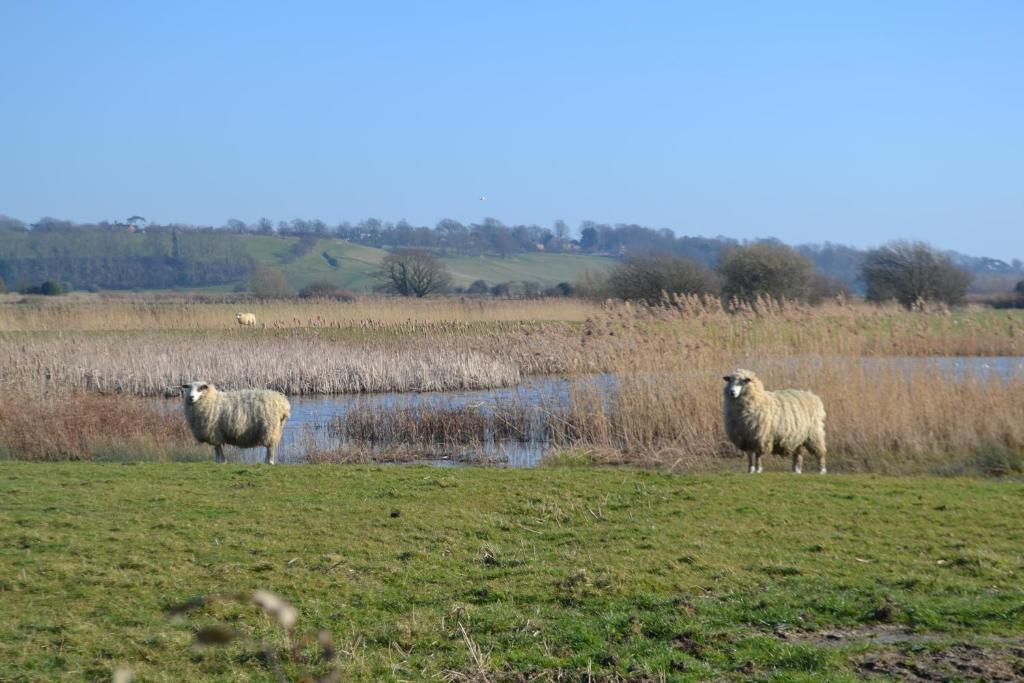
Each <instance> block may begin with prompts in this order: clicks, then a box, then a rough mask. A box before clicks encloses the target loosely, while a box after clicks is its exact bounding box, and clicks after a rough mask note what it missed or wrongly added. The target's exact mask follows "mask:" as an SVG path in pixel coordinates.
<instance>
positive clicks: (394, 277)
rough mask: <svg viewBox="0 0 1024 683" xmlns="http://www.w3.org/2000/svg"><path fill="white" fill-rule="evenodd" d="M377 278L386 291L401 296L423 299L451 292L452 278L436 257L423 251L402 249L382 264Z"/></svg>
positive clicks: (388, 256)
mask: <svg viewBox="0 0 1024 683" xmlns="http://www.w3.org/2000/svg"><path fill="white" fill-rule="evenodd" d="M377 276H378V277H380V278H383V279H384V280H385V286H386V289H387V290H388V291H390V292H392V293H393V294H399V295H401V296H415V297H424V296H427V295H428V294H438V293H441V292H445V291H447V290H448V287H449V286H450V285H451V281H452V278H451V275H450V274H449V273H448V268H446V267H445V265H444V264H443V263H441V262H440V261H439V260H438V259H437V258H436V257H435V256H434V255H433V254H431V253H430V252H427V251H423V250H421V249H400V250H398V251H396V252H394V253H391V254H388V255H387V256H385V257H384V260H383V261H382V262H381V269H380V270H379V271H378V273H377Z"/></svg>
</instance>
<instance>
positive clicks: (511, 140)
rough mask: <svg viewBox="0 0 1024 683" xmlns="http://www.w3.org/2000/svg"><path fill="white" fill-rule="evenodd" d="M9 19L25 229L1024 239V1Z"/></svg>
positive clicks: (79, 14)
mask: <svg viewBox="0 0 1024 683" xmlns="http://www.w3.org/2000/svg"><path fill="white" fill-rule="evenodd" d="M0 21H2V22H3V24H4V25H5V26H6V27H7V34H6V36H5V41H4V42H3V44H2V45H0V55H2V56H3V58H4V60H5V62H6V63H8V64H15V65H17V67H16V68H11V69H7V70H4V72H2V73H0V88H2V91H3V92H4V93H5V95H6V96H7V97H8V99H9V101H10V102H11V103H12V105H9V106H7V107H5V108H3V110H2V111H0V130H3V131H4V133H2V134H0V153H2V155H3V158H4V159H5V161H6V163H5V164H4V165H3V166H2V167H0V212H2V213H5V214H9V215H11V216H13V217H17V218H19V219H20V220H24V221H25V222H27V223H30V222H33V218H32V217H35V218H34V220H38V219H39V218H41V217H45V216H53V217H56V218H60V219H65V220H72V221H75V222H99V221H103V220H124V217H126V216H130V215H132V214H138V215H142V216H145V217H146V218H147V219H150V220H151V221H152V222H155V223H161V224H166V223H169V222H181V223H186V224H199V225H212V226H220V225H223V224H224V223H225V222H226V221H227V220H229V219H231V218H241V219H242V220H245V221H246V222H247V223H252V222H255V220H256V219H257V218H258V217H260V216H267V217H270V216H279V217H285V218H283V220H290V219H291V218H294V217H295V215H296V214H299V215H312V216H319V217H321V219H322V220H325V221H326V222H328V223H329V224H332V225H334V224H337V223H340V222H342V221H344V220H345V218H344V216H349V217H351V216H374V217H378V218H379V219H380V220H382V221H388V222H398V221H399V220H408V221H409V222H410V223H412V224H413V225H426V226H430V227H433V226H434V225H436V223H437V222H438V221H439V220H441V219H443V218H452V219H454V220H458V221H459V222H462V223H464V224H468V223H472V222H479V221H481V220H482V219H483V218H484V217H486V216H500V217H501V220H502V221H503V222H505V223H506V224H507V225H514V224H537V225H541V226H544V227H550V226H551V225H552V224H553V223H554V221H555V220H559V219H561V220H565V221H566V222H567V223H568V224H569V225H570V227H571V228H572V229H573V230H577V228H578V226H579V225H580V223H581V222H583V221H585V220H594V221H595V222H601V223H609V224H612V225H614V224H618V223H625V224H637V225H642V226H646V227H651V228H654V229H660V228H668V229H670V230H672V232H673V233H675V234H676V235H677V236H682V235H688V236H702V237H709V238H710V237H717V236H721V237H727V238H731V239H737V240H740V241H749V240H755V239H764V238H775V239H779V240H780V241H783V242H785V243H787V244H794V245H797V244H820V243H824V242H832V243H836V244H842V245H849V246H853V247H856V248H858V249H865V248H871V247H877V246H881V245H882V244H885V243H887V242H889V241H892V240H896V239H908V240H922V241H926V242H928V243H930V244H932V245H933V246H935V247H936V248H938V249H941V250H953V251H957V252H960V253H962V254H967V255H971V256H987V257H991V258H1000V259H1002V260H1004V261H1007V262H1009V261H1011V260H1012V259H1015V258H1024V237H1021V235H1024V198H1022V195H1021V192H1020V189H1019V185H1020V179H1021V177H1024V128H1022V127H1021V126H1020V121H1021V120H1024V92H1022V90H1021V89H1020V88H1019V87H1017V84H1018V82H1019V74H1020V73H1021V72H1024V41H1021V40H1020V31H1019V27H1020V26H1021V25H1024V24H1022V21H1024V6H1022V5H1019V4H1017V3H1012V2H994V3H989V4H986V5H985V6H980V7H979V6H964V5H959V4H955V3H930V2H923V1H921V2H908V3H901V4H900V5H899V6H896V7H883V6H873V7H865V6H860V5H856V4H852V3H851V4H841V5H840V4H835V5H829V6H828V7H821V6H819V5H817V4H815V3H811V2H789V3H784V4H781V5H773V6H771V7H753V6H743V7H739V6H730V7H723V6H719V7H694V6H680V5H675V4H672V5H666V4H661V3H650V4H645V5H642V6H640V7H635V8H630V9H628V10H627V9H624V8H622V7H619V6H617V5H615V4H612V3H596V4H594V3H587V4H582V3H566V4H560V5H558V6H556V7H551V6H549V5H547V4H543V3H523V4H519V5H516V6H515V7H514V8H506V7H479V6H477V5H475V4H472V3H463V2H451V3H445V4H443V5H439V6H430V7H423V6H419V5H415V4H413V3H402V2H392V3H343V4H342V5H335V4H328V3H315V2H314V3H308V4H304V5H303V6H302V7H301V8H300V11H295V10H294V9H283V8H280V7H277V6H275V5H273V4H271V3H252V4H247V5H244V6H228V5H220V6H216V7H209V6H206V5H204V4H201V3H185V4H183V5H175V6H174V7H149V6H137V5H134V4H131V3H119V2H115V3H111V4H107V5H105V6H104V8H103V10H102V11H97V10H96V9H95V8H94V7H88V6H81V5H77V4H75V3H64V2H56V3H49V4H45V5H44V4H37V3H32V4H22V5H15V4H8V5H5V6H4V7H2V8H0ZM40 45H45V49H40ZM481 197H486V199H484V200H481ZM115 216H116V217H117V218H114V217H115ZM278 220H282V219H281V218H274V222H275V224H276V222H277V221H278ZM349 220H351V218H349Z"/></svg>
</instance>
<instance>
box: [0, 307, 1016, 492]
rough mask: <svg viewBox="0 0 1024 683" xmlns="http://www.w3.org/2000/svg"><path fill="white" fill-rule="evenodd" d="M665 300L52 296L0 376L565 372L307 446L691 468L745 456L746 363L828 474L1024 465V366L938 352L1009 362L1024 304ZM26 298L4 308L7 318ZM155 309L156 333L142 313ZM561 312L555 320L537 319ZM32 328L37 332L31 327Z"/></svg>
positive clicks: (40, 386)
mask: <svg viewBox="0 0 1024 683" xmlns="http://www.w3.org/2000/svg"><path fill="white" fill-rule="evenodd" d="M488 303H489V304H490V302H488ZM664 304H665V305H664V306H658V307H649V306H637V305H632V304H623V303H606V304H604V305H602V306H594V305H591V304H582V303H578V302H577V303H575V304H573V303H571V302H570V303H566V302H561V301H558V302H554V301H550V300H549V301H541V302H504V303H499V304H497V311H496V312H490V313H488V312H486V307H485V308H480V307H479V304H478V303H477V302H461V301H458V300H436V301H429V302H423V303H422V305H423V306H424V308H423V309H419V308H418V307H417V308H416V309H415V310H416V311H417V312H418V313H419V314H418V315H417V316H415V317H414V316H413V315H411V313H412V311H413V310H414V309H413V308H411V307H410V304H408V303H407V302H398V303H390V302H386V301H385V302H383V303H381V310H384V309H386V310H384V312H383V313H381V311H380V310H379V311H377V312H378V314H379V316H378V317H377V318H363V317H360V316H362V315H364V314H366V313H367V310H366V309H365V308H363V309H360V308H358V307H359V306H367V305H368V302H366V301H362V302H357V303H356V304H351V303H347V304H335V303H331V304H325V306H326V308H325V309H323V310H322V311H320V312H319V313H316V314H315V315H314V310H315V306H316V304H306V303H302V304H294V303H291V302H289V303H287V304H285V303H272V304H266V306H267V307H268V308H267V309H265V310H264V311H263V313H261V312H260V310H258V309H257V310H256V313H257V315H258V316H260V315H268V316H272V315H278V316H279V325H278V327H277V328H276V329H275V328H274V324H275V323H271V325H270V326H268V328H267V329H256V330H242V329H238V328H237V326H235V327H231V325H232V324H234V323H233V318H230V319H229V320H228V322H227V323H223V324H224V325H225V326H226V327H227V328H229V329H216V327H212V326H211V327H206V328H204V327H202V324H209V325H221V321H220V318H219V317H218V316H221V315H222V314H224V313H230V307H227V308H226V307H225V306H227V304H209V303H181V302H179V303H176V304H173V305H169V304H164V303H163V302H114V303H112V304H99V303H96V302H91V301H90V302H85V303H74V304H68V305H67V306H66V307H65V308H66V310H64V311H63V312H59V311H57V310H53V311H49V310H44V309H45V308H46V307H45V306H44V307H40V309H39V311H37V312H36V313H34V314H31V315H28V317H25V318H23V319H19V320H20V322H19V323H18V324H20V325H22V327H21V328H19V329H22V330H23V331H20V332H10V333H6V334H0V388H3V389H4V393H5V395H8V396H12V395H15V396H29V397H30V400H31V401H34V398H32V397H34V395H36V394H41V395H46V396H50V397H53V396H62V395H67V396H68V398H66V400H68V401H72V402H74V401H82V400H86V399H83V397H82V395H81V394H80V393H77V392H88V393H89V394H115V393H116V394H134V395H138V396H159V395H165V394H166V393H168V392H171V393H174V392H175V391H176V387H177V386H178V385H180V384H182V383H183V382H185V381H190V380H193V379H200V378H201V379H205V380H208V381H212V382H215V383H217V384H218V385H221V386H223V387H225V388H242V387H269V388H275V389H278V390H280V391H283V392H285V393H288V394H317V393H321V394H331V393H349V392H378V391H381V392H382V391H434V390H436V391H445V390H471V389H484V388H494V387H507V386H512V385H515V384H517V383H518V382H520V381H521V380H522V379H523V378H524V377H525V376H527V375H535V374H559V375H564V376H567V377H569V378H570V379H571V380H572V381H571V384H570V390H569V395H568V398H567V399H566V400H565V401H550V402H545V403H544V404H542V405H538V404H537V403H536V402H533V403H531V402H530V401H529V400H527V399H525V398H520V399H519V400H518V403H517V402H515V401H513V402H511V403H504V404H502V405H500V406H498V405H488V406H477V407H465V406H462V407H459V406H443V405H442V406H438V405H436V404H434V407H422V408H420V407H416V408H409V407H401V408H399V407H396V408H392V409H383V410H374V411H369V410H366V411H362V412H359V411H355V412H352V413H350V414H348V415H345V416H343V417H342V418H339V419H338V420H335V422H334V423H333V424H332V425H331V429H332V430H333V436H334V437H335V439H336V442H337V448H333V447H332V448H326V449H324V448H323V447H319V446H318V447H317V448H318V449H319V450H317V452H315V453H311V454H310V455H311V457H312V459H314V460H316V459H318V458H319V460H320V461H339V462H340V461H348V460H347V459H354V460H355V461H364V460H365V459H368V458H369V459H373V458H380V459H391V460H402V459H412V458H413V457H414V455H415V456H416V457H415V459H423V457H424V453H428V454H433V455H435V456H436V455H439V454H448V456H449V457H452V455H451V454H453V453H467V452H468V451H470V450H472V449H474V448H476V449H478V450H479V447H480V446H481V445H482V444H487V443H491V442H495V441H503V440H507V441H530V442H540V443H544V444H545V445H546V446H547V447H549V448H551V449H552V450H559V449H562V450H564V449H573V450H574V452H579V453H584V454H585V457H586V458H587V459H590V460H594V461H600V462H630V463H639V464H644V465H650V466H655V467H660V468H665V469H676V470H679V469H683V470H693V471H697V470H703V469H718V468H721V467H723V466H725V467H728V466H731V464H732V463H733V460H732V458H734V457H736V455H737V454H736V453H735V451H734V449H733V448H732V446H731V445H730V444H729V443H728V442H727V441H726V440H725V435H724V433H723V429H722V424H721V422H722V417H721V385H722V382H721V376H722V375H723V374H725V372H726V371H728V370H729V369H730V368H732V367H735V366H743V367H747V368H749V369H751V370H754V371H755V372H757V373H758V374H759V375H761V377H762V379H763V380H764V381H765V384H766V386H767V387H768V388H769V389H771V388H782V387H799V388H807V389H811V390H813V391H815V392H816V393H818V394H819V395H820V396H821V397H822V399H823V400H824V402H825V405H826V409H827V411H828V414H829V418H828V433H829V448H830V470H833V471H851V472H885V473H904V472H933V473H956V472H967V473H970V472H978V473H981V472H984V473H988V474H1000V473H1002V474H1007V473H1015V472H1020V471H1021V470H1022V469H1024V367H1022V366H1021V365H1020V363H1021V361H1020V360H1018V361H1017V366H1016V367H1012V366H1013V362H1012V361H1011V362H1010V367H1011V369H1010V370H1009V371H1007V372H1003V373H1002V374H1000V375H995V376H993V375H988V376H982V375H981V374H978V373H976V372H974V371H973V370H971V371H966V372H963V373H960V374H956V373H954V372H951V371H950V370H949V369H948V368H943V367H940V366H939V364H938V363H937V362H934V361H933V360H931V359H932V358H933V357H942V356H1005V357H1013V358H1017V359H1020V357H1021V356H1022V355H1024V312H1020V311H993V310H985V309H967V310H958V311H950V310H947V309H944V308H941V307H940V308H936V309H934V310H928V309H927V308H921V309H919V310H915V311H905V310H902V309H899V308H896V307H890V306H869V305H866V304H863V303H849V302H846V301H842V300H839V301H836V302H834V303H831V304H828V305H825V306H821V307H816V308H812V307H808V306H803V305H799V304H794V303H791V302H782V303H778V302H773V301H768V300H762V301H757V302H754V303H753V304H749V305H748V304H740V303H738V302H731V303H729V302H727V303H724V304H723V303H722V302H720V301H718V300H717V299H708V298H700V297H672V298H668V299H666V301H665V302H664ZM18 305H19V304H9V305H7V307H6V308H4V307H2V306H0V310H2V313H0V315H2V316H10V312H9V309H10V308H11V307H16V306H18ZM104 305H106V306H109V307H112V308H110V309H109V310H108V311H107V313H109V319H108V320H107V322H106V323H105V324H106V325H107V327H106V328H101V327H95V328H92V327H89V325H94V324H95V325H99V324H100V323H99V321H100V320H101V319H103V318H104V315H105V314H104V313H103V309H102V306H104ZM165 305H166V306H170V309H169V310H168V311H164V310H163V309H162V308H160V307H161V306H165ZM301 306H311V307H313V308H308V309H304V308H299V307H301ZM561 306H567V307H568V308H564V309H563V308H559V307H561ZM76 307H84V309H83V310H76ZM92 307H98V308H96V309H95V310H93V308H92ZM275 307H277V308H275ZM346 307H348V308H346ZM389 307H390V308H389ZM473 307H477V309H476V310H477V312H474V308H473ZM56 308H57V309H59V308H60V306H57V307H56ZM175 309H177V310H175ZM147 310H148V311H149V312H148V313H145V312H144V311H147ZM247 310H249V309H247ZM90 311H91V312H90ZM154 311H156V312H154ZM344 311H349V312H350V314H351V315H350V316H349V317H348V318H345V317H344V314H343V312H344ZM480 311H484V312H480ZM328 313H330V315H328ZM584 313H585V315H583V314H584ZM26 315H27V314H26ZM33 315H34V316H36V317H34V318H33V317H32V316H33ZM147 315H149V316H151V321H153V324H152V325H150V326H148V327H147V326H143V325H141V321H142V320H143V319H145V317H146V316H147ZM558 315H563V316H564V317H565V320H563V321H561V322H539V321H545V320H550V319H552V318H554V317H555V316H558ZM332 316H333V317H332ZM402 316H407V317H404V318H403V317H402ZM431 316H437V317H439V319H436V320H433V319H429V318H430V317H431ZM441 316H450V317H449V318H444V319H440V317H441ZM474 316H476V317H474ZM488 316H490V317H488ZM501 316H509V317H513V316H519V318H516V319H513V320H504V319H501ZM573 316H577V317H573ZM215 319H216V320H217V321H218V322H216V323H213V322H203V321H213V320H215ZM271 319H272V320H273V318H271ZM0 320H3V321H4V323H5V324H7V323H10V321H11V318H10V317H5V318H0ZM55 321H59V324H58V322H55ZM229 323H230V324H229ZM65 324H66V325H67V326H68V327H67V328H62V327H61V325H65ZM76 325H77V327H75V326H76ZM33 326H35V327H36V328H38V329H37V331H24V330H30V329H35V328H33ZM135 326H138V327H135ZM62 329H65V330H66V329H77V330H79V331H75V332H68V331H60V330H62ZM99 329H103V330H106V331H95V330H99ZM140 330H144V331H140ZM914 359H916V360H914ZM595 373H606V375H605V376H604V377H603V378H595ZM607 376H611V377H613V378H614V379H613V380H611V381H608V379H607ZM72 395H73V396H74V398H70V396H72ZM47 400H49V401H53V400H55V399H52V398H50V399H47ZM42 405H43V406H44V407H40V408H39V410H40V411H41V412H40V413H39V415H38V416H37V420H38V421H39V423H40V424H41V425H46V424H47V420H46V415H48V414H49V413H47V409H46V408H45V406H46V405H49V406H51V407H50V408H49V410H50V411H51V412H54V411H57V410H58V409H57V408H55V407H54V406H56V405H57V404H56V403H52V402H51V403H47V404H42ZM118 405H120V404H118ZM26 410H27V408H26ZM60 410H64V409H63V408H61V409H60ZM132 419H135V420H136V421H138V422H141V423H145V422H146V419H147V418H146V417H145V416H143V415H137V416H135V417H134V418H132ZM175 419H177V418H175ZM182 424H183V423H182ZM112 433H114V434H122V435H123V438H125V439H130V438H134V437H132V436H131V435H130V433H128V432H124V433H122V432H117V431H116V430H115V431H114V432H112ZM30 441H31V440H30V439H22V440H21V441H19V442H18V443H20V444H29V443H30ZM26 447H27V446H26ZM78 450H79V451H83V449H81V448H80V449H78ZM313 450H316V449H313ZM28 452H30V453H33V452H34V451H31V450H29V451H28ZM44 452H46V453H49V452H52V451H46V450H45V449H44ZM346 453H349V455H346ZM384 453H387V454H388V455H382V454H384ZM33 457H34V456H33ZM42 457H46V456H42ZM735 463H736V467H739V460H738V459H737V460H735ZM772 463H773V464H772V465H770V466H774V467H783V465H782V464H780V462H779V460H778V459H772Z"/></svg>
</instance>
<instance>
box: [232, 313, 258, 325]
mask: <svg viewBox="0 0 1024 683" xmlns="http://www.w3.org/2000/svg"><path fill="white" fill-rule="evenodd" d="M235 320H237V321H238V324H239V325H241V326H242V327H256V314H254V313H235Z"/></svg>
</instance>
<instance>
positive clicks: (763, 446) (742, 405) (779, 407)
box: [723, 369, 826, 474]
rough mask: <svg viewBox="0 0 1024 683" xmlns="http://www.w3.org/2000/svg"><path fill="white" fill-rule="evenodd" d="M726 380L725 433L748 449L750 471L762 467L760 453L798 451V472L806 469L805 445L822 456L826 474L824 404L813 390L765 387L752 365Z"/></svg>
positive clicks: (821, 468) (795, 462) (820, 469)
mask: <svg viewBox="0 0 1024 683" xmlns="http://www.w3.org/2000/svg"><path fill="white" fill-rule="evenodd" d="M723 379H724V380H725V382H726V384H725V399H724V410H723V412H724V415H725V433H726V435H727V436H728V437H729V440H730V441H732V443H733V445H735V446H736V448H738V449H740V450H741V451H743V452H744V453H746V454H747V471H748V472H749V473H750V474H754V473H755V472H761V458H762V457H763V456H765V455H769V454H771V453H775V454H778V455H792V456H793V472H795V473H796V474H800V472H801V471H802V470H803V462H804V456H803V451H804V449H806V450H808V451H810V452H811V453H813V454H814V455H816V456H817V457H818V472H819V473H821V474H825V472H826V469H825V452H826V448H825V405H824V404H823V403H822V402H821V399H820V398H819V397H818V396H817V395H815V394H813V393H811V392H810V391H800V390H797V389H782V390H779V391H765V388H764V385H763V384H761V380H760V379H758V378H757V375H755V374H754V373H753V372H751V371H750V370H742V369H737V370H734V371H733V373H732V374H731V375H726V376H725V377H723Z"/></svg>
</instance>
